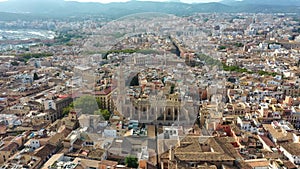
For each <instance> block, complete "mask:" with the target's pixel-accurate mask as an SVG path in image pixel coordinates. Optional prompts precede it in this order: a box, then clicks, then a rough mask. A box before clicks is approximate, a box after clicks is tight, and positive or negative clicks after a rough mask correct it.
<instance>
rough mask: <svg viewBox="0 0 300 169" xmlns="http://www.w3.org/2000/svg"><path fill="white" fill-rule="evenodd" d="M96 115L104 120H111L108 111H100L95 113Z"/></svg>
mask: <svg viewBox="0 0 300 169" xmlns="http://www.w3.org/2000/svg"><path fill="white" fill-rule="evenodd" d="M94 114H95V115H101V116H102V117H103V118H104V120H109V118H110V112H109V111H108V110H106V109H104V110H101V109H99V110H97V111H95V112H94Z"/></svg>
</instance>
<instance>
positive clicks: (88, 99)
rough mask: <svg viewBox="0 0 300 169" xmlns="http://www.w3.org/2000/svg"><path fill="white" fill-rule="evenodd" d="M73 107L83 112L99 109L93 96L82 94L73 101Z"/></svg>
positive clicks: (89, 112)
mask: <svg viewBox="0 0 300 169" xmlns="http://www.w3.org/2000/svg"><path fill="white" fill-rule="evenodd" d="M74 108H75V109H80V110H81V111H82V113H84V114H93V113H94V112H95V111H97V110H98V109H99V107H98V104H97V102H96V99H95V97H93V96H91V95H84V96H81V97H80V98H78V99H76V100H75V101H74Z"/></svg>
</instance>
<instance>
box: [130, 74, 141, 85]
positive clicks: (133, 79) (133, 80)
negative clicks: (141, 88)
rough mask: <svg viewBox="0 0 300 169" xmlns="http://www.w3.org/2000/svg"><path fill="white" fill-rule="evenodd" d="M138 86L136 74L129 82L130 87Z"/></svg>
mask: <svg viewBox="0 0 300 169" xmlns="http://www.w3.org/2000/svg"><path fill="white" fill-rule="evenodd" d="M138 85H140V84H139V74H136V75H135V76H134V77H133V78H132V80H131V81H130V86H138Z"/></svg>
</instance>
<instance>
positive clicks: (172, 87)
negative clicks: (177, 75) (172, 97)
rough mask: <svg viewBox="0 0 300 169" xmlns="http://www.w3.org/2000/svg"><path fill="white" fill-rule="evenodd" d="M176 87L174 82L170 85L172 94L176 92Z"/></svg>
mask: <svg viewBox="0 0 300 169" xmlns="http://www.w3.org/2000/svg"><path fill="white" fill-rule="evenodd" d="M174 89H175V84H172V85H171V87H170V94H173V93H174Z"/></svg>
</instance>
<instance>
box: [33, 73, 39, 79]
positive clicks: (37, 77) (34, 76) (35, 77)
mask: <svg viewBox="0 0 300 169" xmlns="http://www.w3.org/2000/svg"><path fill="white" fill-rule="evenodd" d="M38 79H39V76H38V75H37V73H36V72H35V73H34V74H33V80H38Z"/></svg>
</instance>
